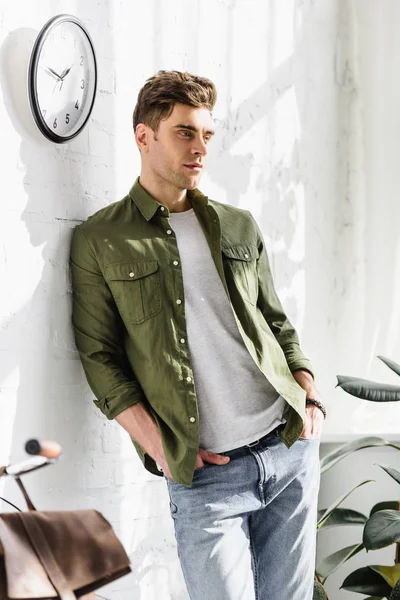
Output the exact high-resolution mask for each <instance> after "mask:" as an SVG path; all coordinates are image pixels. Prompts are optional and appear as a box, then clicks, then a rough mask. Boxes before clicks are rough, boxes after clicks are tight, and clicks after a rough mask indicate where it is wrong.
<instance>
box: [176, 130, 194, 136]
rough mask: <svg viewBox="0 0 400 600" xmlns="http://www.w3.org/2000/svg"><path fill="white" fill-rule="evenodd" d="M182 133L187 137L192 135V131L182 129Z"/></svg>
mask: <svg viewBox="0 0 400 600" xmlns="http://www.w3.org/2000/svg"><path fill="white" fill-rule="evenodd" d="M179 133H180V134H182V135H183V136H185V137H190V136H191V135H192V134H191V133H190V131H180V132H179Z"/></svg>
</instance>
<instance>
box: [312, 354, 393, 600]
mask: <svg viewBox="0 0 400 600" xmlns="http://www.w3.org/2000/svg"><path fill="white" fill-rule="evenodd" d="M378 358H380V360H382V361H383V362H384V363H385V364H386V365H387V366H388V367H389V368H390V369H391V370H392V371H394V372H395V373H396V374H397V375H399V376H400V365H398V364H396V363H395V362H393V361H391V360H389V359H387V358H384V357H382V356H379V357H378ZM338 386H339V387H341V388H342V389H343V390H344V391H345V392H347V393H349V394H351V395H353V396H356V397H357V398H362V399H364V400H367V401H371V402H397V401H399V400H400V387H399V386H395V385H387V384H382V383H378V382H374V381H368V380H365V379H359V378H355V377H347V376H338ZM374 446H375V447H376V446H391V447H393V448H394V449H396V450H400V446H397V445H396V444H393V443H391V442H388V441H387V440H385V439H383V438H381V437H375V436H370V437H363V438H360V439H358V440H355V441H352V442H349V443H347V444H343V445H342V446H340V447H339V448H337V449H335V450H334V451H333V452H331V453H330V454H328V455H327V456H325V457H324V458H323V459H322V460H321V474H323V473H325V472H326V471H327V470H328V469H330V468H331V467H332V466H333V465H335V464H337V463H338V462H339V461H340V460H343V459H344V458H345V457H346V456H349V455H350V454H352V453H353V452H356V451H357V450H361V449H363V448H371V447H374ZM379 466H380V467H381V468H382V469H383V470H384V471H385V472H386V473H387V474H388V475H389V476H390V477H392V478H393V479H394V480H395V481H397V482H398V483H399V484H400V472H399V471H397V470H395V469H392V468H391V467H385V466H383V465H379ZM370 481H371V480H366V481H363V482H361V483H359V484H358V485H356V486H355V487H354V488H353V489H351V490H350V491H349V492H348V493H346V494H344V495H343V496H341V497H340V498H338V499H337V500H336V501H335V502H333V503H332V505H331V506H329V507H328V508H327V509H322V510H320V511H319V513H318V524H317V531H321V530H322V529H326V528H328V527H338V526H345V525H357V524H359V525H363V526H364V527H363V535H362V540H360V541H358V542H357V543H355V544H353V545H351V546H347V547H346V548H342V549H341V550H338V551H337V552H334V553H333V554H331V555H329V556H327V557H325V558H324V559H323V560H322V561H321V563H320V564H319V565H318V567H317V569H316V573H315V582H314V596H313V600H326V599H327V595H326V591H325V588H324V583H325V581H326V580H327V578H328V577H329V576H330V575H332V573H334V572H335V571H336V570H337V569H339V567H340V566H341V565H342V564H344V563H345V562H347V561H348V560H350V559H351V558H352V557H353V556H355V555H356V554H358V553H359V552H360V551H361V550H364V549H366V550H367V551H369V550H377V549H380V548H384V547H386V546H389V545H391V544H394V545H395V557H394V564H393V565H391V566H385V565H376V564H375V565H368V566H366V567H362V568H360V569H357V570H355V571H353V572H352V573H350V575H348V576H347V577H346V579H345V580H344V582H343V584H342V586H341V588H343V589H346V590H349V591H352V592H357V593H360V594H364V595H365V594H369V596H368V598H365V596H364V598H365V600H382V599H384V598H387V599H389V600H400V502H399V501H398V500H392V501H388V502H380V503H378V504H376V505H375V506H373V507H372V509H371V511H370V514H369V515H368V516H366V515H363V514H362V513H360V512H358V511H355V510H350V509H346V508H341V507H340V505H341V504H342V503H343V502H344V501H345V500H346V498H348V496H349V495H350V494H351V493H352V492H353V491H354V490H355V489H357V488H359V487H360V486H363V485H365V484H367V483H369V482H370Z"/></svg>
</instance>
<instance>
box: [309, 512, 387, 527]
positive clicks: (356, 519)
mask: <svg viewBox="0 0 400 600" xmlns="http://www.w3.org/2000/svg"><path fill="white" fill-rule="evenodd" d="M385 508H386V507H385ZM387 508H394V507H392V506H390V507H389V506H388V507H387ZM325 512H326V508H323V509H321V510H319V511H318V520H320V518H321V517H322V515H323V514H325ZM367 520H368V517H366V516H365V515H363V514H362V513H360V512H357V511H356V510H352V509H351V508H335V510H334V511H333V512H332V513H331V514H330V517H329V518H328V519H326V520H325V521H324V523H323V524H322V525H321V526H319V527H318V529H319V530H321V529H328V528H329V527H337V526H338V525H364V523H366V522H367Z"/></svg>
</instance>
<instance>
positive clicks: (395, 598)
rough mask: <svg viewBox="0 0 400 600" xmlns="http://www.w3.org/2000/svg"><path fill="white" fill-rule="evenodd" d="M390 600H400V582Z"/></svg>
mask: <svg viewBox="0 0 400 600" xmlns="http://www.w3.org/2000/svg"><path fill="white" fill-rule="evenodd" d="M389 600H400V581H398V582H397V583H396V585H395V586H394V588H393V590H392V593H391V594H390V596H389Z"/></svg>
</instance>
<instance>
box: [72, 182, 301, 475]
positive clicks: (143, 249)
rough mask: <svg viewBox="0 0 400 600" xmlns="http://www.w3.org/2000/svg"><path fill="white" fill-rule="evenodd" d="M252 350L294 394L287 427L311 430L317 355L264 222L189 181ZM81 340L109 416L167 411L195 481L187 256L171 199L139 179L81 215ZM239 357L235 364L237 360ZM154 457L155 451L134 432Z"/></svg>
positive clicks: (76, 251) (75, 266)
mask: <svg viewBox="0 0 400 600" xmlns="http://www.w3.org/2000/svg"><path fill="white" fill-rule="evenodd" d="M187 194H188V198H189V200H190V202H191V204H192V206H193V209H194V211H195V214H196V216H197V218H198V220H199V222H200V225H201V227H202V229H203V232H204V235H205V238H206V240H207V243H208V245H209V248H210V252H211V255H212V258H213V260H214V263H215V266H216V269H217V271H218V274H219V276H220V278H221V281H222V284H223V286H224V289H225V292H226V294H227V296H228V298H229V300H230V304H231V307H232V310H233V314H234V317H235V321H236V323H237V326H238V329H239V332H240V334H241V336H242V338H243V341H244V343H245V346H246V347H247V349H248V351H249V353H250V355H251V357H252V358H253V360H254V361H255V363H256V364H257V366H258V367H259V369H260V370H261V372H262V373H263V374H264V375H265V376H266V377H267V378H268V380H269V382H270V383H271V384H272V386H273V387H274V388H275V389H276V391H277V392H278V393H279V394H280V395H281V396H283V398H284V399H285V400H286V402H287V410H286V413H285V418H286V420H287V423H286V426H285V428H284V430H283V431H282V433H281V438H282V440H283V442H284V443H285V444H286V446H287V447H290V446H291V445H292V444H294V442H295V441H296V440H297V439H298V437H299V436H300V434H301V432H302V429H303V421H304V416H305V391H304V390H303V389H302V388H301V387H300V386H299V385H298V383H297V382H296V380H295V379H294V377H293V375H292V372H293V371H296V370H297V369H305V370H307V371H309V372H310V373H311V374H313V372H312V367H311V365H310V363H309V361H308V359H307V358H305V356H304V355H303V353H302V351H301V349H300V346H299V339H298V336H297V334H296V331H295V329H294V328H293V326H292V324H291V323H290V321H289V319H288V318H287V316H286V315H285V313H284V311H283V308H282V305H281V303H280V301H279V299H278V297H277V294H276V292H275V288H274V284H273V279H272V274H271V269H270V266H269V262H268V257H267V251H266V249H265V244H264V241H263V237H262V234H261V231H260V229H259V227H258V225H257V223H256V221H255V220H254V218H253V216H252V215H251V213H250V212H249V211H248V210H243V209H239V208H236V207H233V206H231V205H229V204H223V203H220V202H216V201H215V200H211V199H209V198H207V196H205V195H203V194H202V193H201V192H200V191H199V190H197V189H196V190H193V191H190V190H188V192H187ZM70 262H71V269H72V282H73V315H72V320H73V326H74V332H75V340H76V345H77V348H78V351H79V354H80V357H81V360H82V365H83V368H84V370H85V373H86V377H87V380H88V382H89V385H90V387H91V389H92V391H93V393H94V395H95V396H96V399H95V400H94V402H95V404H96V405H97V406H98V408H99V409H100V410H101V411H102V412H103V413H104V414H105V415H106V417H107V418H108V419H113V418H115V416H116V415H118V414H119V413H120V412H122V411H123V410H125V409H126V408H128V407H129V406H132V405H134V404H136V403H137V402H142V404H143V406H144V407H145V408H146V409H147V410H148V412H149V413H150V414H151V416H152V417H153V418H154V419H155V421H156V423H157V425H158V427H159V430H160V433H161V438H162V443H163V447H164V451H165V456H166V459H167V461H168V466H169V468H170V471H171V475H172V478H173V479H174V481H176V482H178V483H182V484H184V485H187V486H190V485H191V482H192V477H193V472H194V466H195V462H196V456H197V452H198V448H199V422H198V407H197V398H196V388H195V382H194V377H193V369H192V364H191V359H190V354H189V348H188V343H187V331H186V319H185V297H184V289H183V279H182V268H181V262H180V256H179V252H178V246H177V241H176V237H175V235H174V232H173V231H172V230H171V228H170V225H169V209H168V208H167V206H163V205H162V204H160V203H159V202H157V201H156V200H155V199H154V198H152V196H150V195H149V194H148V193H147V192H146V191H145V190H144V189H143V188H142V187H141V185H140V183H139V178H138V179H137V180H136V182H135V184H134V185H133V187H132V189H131V190H130V192H129V194H128V195H127V196H126V197H125V198H123V199H122V200H121V201H119V202H116V203H114V204H111V205H110V206H107V207H106V208H103V209H102V210H100V211H98V212H97V213H95V214H94V215H93V216H91V217H89V218H88V219H87V221H85V222H84V223H82V224H80V225H79V226H78V227H76V229H75V231H74V234H73V239H72V248H71V261H70ZM231 368H232V369H234V368H235V365H234V364H233V365H232V367H231ZM132 441H133V443H134V444H135V447H136V450H137V451H138V453H139V456H140V458H141V459H142V461H143V463H144V465H145V467H146V468H147V469H148V470H149V471H151V472H152V473H155V474H158V475H159V474H160V472H159V470H158V469H157V465H156V463H155V462H154V460H153V459H152V458H151V457H150V456H149V455H148V454H146V453H145V452H144V450H143V449H142V448H141V447H140V446H139V444H137V443H136V442H135V441H134V440H132Z"/></svg>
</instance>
